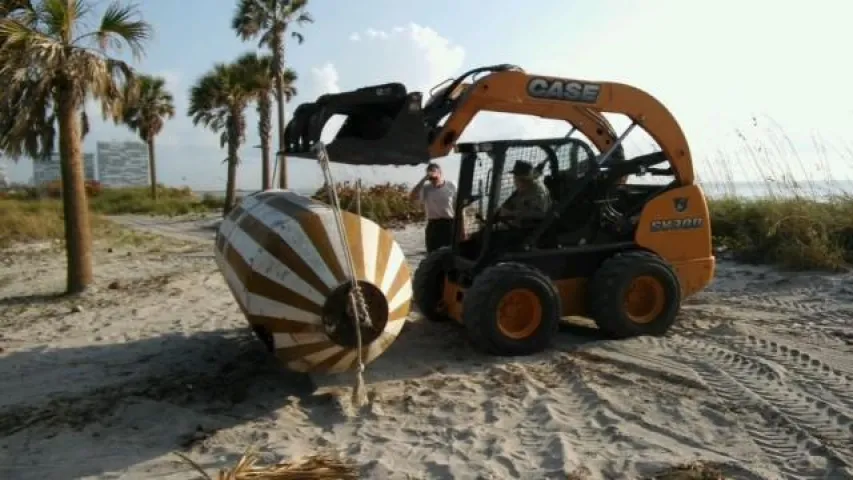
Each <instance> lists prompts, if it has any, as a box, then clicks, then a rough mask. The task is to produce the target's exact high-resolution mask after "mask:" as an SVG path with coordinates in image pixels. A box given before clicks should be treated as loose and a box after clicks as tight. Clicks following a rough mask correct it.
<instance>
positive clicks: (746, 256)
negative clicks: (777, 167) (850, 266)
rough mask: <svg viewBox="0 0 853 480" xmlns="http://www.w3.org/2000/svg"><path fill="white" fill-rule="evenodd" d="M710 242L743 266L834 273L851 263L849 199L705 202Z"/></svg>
mask: <svg viewBox="0 0 853 480" xmlns="http://www.w3.org/2000/svg"><path fill="white" fill-rule="evenodd" d="M709 206H710V210H711V229H712V234H713V236H714V243H715V245H717V246H719V247H723V248H725V249H727V250H730V251H732V252H733V253H734V255H735V256H736V257H737V258H739V259H741V260H745V261H750V262H756V263H774V264H779V265H783V266H785V267H790V268H796V269H803V268H821V269H837V268H839V267H841V266H843V265H845V264H847V263H850V262H853V199H851V198H849V197H843V196H839V197H834V198H830V199H827V200H824V201H818V200H812V199H807V198H802V197H794V198H766V199H754V200H749V199H739V198H726V199H720V200H712V201H710V204H709Z"/></svg>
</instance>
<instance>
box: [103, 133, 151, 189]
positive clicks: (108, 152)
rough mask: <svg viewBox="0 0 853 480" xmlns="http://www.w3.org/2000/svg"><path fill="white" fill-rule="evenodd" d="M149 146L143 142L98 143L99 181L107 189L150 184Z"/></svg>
mask: <svg viewBox="0 0 853 480" xmlns="http://www.w3.org/2000/svg"><path fill="white" fill-rule="evenodd" d="M148 175H149V174H148V146H147V145H145V144H144V143H142V142H132V141H131V142H98V180H100V182H101V184H102V185H103V186H105V187H136V186H145V185H148V184H149V176H148Z"/></svg>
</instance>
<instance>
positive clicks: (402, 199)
mask: <svg viewBox="0 0 853 480" xmlns="http://www.w3.org/2000/svg"><path fill="white" fill-rule="evenodd" d="M329 190H330V188H329V186H328V185H323V186H322V187H320V188H319V189H318V190H317V191H316V192H314V195H313V198H315V199H317V200H319V201H321V202H325V203H331V202H330V199H329V193H330V191H329ZM409 191H410V187H409V186H407V185H406V184H404V183H390V182H386V183H382V184H378V185H372V186H369V187H365V188H362V191H361V214H362V216H364V217H366V218H369V219H370V220H373V221H374V222H376V223H378V224H379V225H381V226H383V227H386V228H387V227H394V226H399V225H402V224H406V223H412V222H419V221H423V220H424V210H423V207H422V206H421V204H420V203H419V202H413V201H411V200H410V199H409ZM337 193H338V200H339V201H340V204H341V208H342V209H344V210H347V211H349V212H353V213H356V209H357V202H356V196H357V187H356V184H355V183H353V182H348V181H347V182H341V183H339V184H338V191H337Z"/></svg>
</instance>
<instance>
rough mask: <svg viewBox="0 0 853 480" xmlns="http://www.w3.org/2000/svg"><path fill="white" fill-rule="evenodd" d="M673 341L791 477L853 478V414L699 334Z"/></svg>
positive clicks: (788, 476)
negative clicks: (705, 340) (748, 412)
mask: <svg viewBox="0 0 853 480" xmlns="http://www.w3.org/2000/svg"><path fill="white" fill-rule="evenodd" d="M671 341H672V343H673V344H674V345H675V346H677V348H678V350H679V351H682V352H684V353H687V354H688V355H689V357H688V358H684V359H683V361H685V362H686V363H689V364H691V366H692V367H693V369H694V371H695V372H696V373H697V374H698V375H699V377H700V378H701V379H702V381H704V382H705V383H706V385H708V387H709V388H710V389H711V390H712V391H713V392H714V393H715V394H716V395H717V396H718V397H720V399H722V400H724V401H725V403H726V404H727V405H728V406H730V407H734V408H730V410H732V412H733V413H735V414H737V416H738V417H739V418H740V420H741V423H742V425H743V426H744V429H745V430H746V432H747V433H748V434H749V435H750V436H751V437H752V440H753V442H754V443H755V444H756V445H758V447H759V448H761V450H762V451H764V453H765V454H766V455H767V456H768V457H769V459H770V460H771V461H772V462H773V463H774V464H776V465H778V466H779V468H780V470H781V473H782V474H783V475H784V476H785V478H791V479H798V480H800V479H805V478H814V479H824V478H839V479H840V478H853V447H851V445H850V443H851V442H850V438H853V419H851V418H850V417H848V416H847V415H846V414H844V413H842V412H839V411H838V410H836V409H835V408H833V407H831V406H830V405H828V404H826V403H825V402H822V401H820V400H817V399H814V398H813V397H810V396H808V395H807V394H805V393H804V392H801V391H798V390H799V389H797V388H796V387H794V386H792V385H786V384H784V382H783V381H782V380H781V378H780V377H779V376H778V374H777V373H776V372H774V371H773V370H772V369H770V368H769V367H767V366H766V365H764V364H762V363H759V362H757V361H755V360H752V359H751V358H749V357H746V356H744V355H742V354H739V353H736V352H733V351H730V350H727V349H724V348H722V347H719V346H716V345H712V344H709V343H706V342H704V341H701V340H697V339H688V338H683V337H681V338H679V337H673V338H671ZM700 359H701V360H700ZM739 407H753V410H754V411H755V410H757V413H758V415H757V416H748V415H746V413H747V412H745V410H747V409H745V408H739Z"/></svg>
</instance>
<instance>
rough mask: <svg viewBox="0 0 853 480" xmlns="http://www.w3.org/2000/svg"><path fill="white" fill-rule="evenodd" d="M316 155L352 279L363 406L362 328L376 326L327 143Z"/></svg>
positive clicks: (358, 396)
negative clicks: (355, 259) (357, 269)
mask: <svg viewBox="0 0 853 480" xmlns="http://www.w3.org/2000/svg"><path fill="white" fill-rule="evenodd" d="M313 150H314V154H315V155H316V156H317V161H318V162H319V163H320V168H321V169H322V170H323V180H324V181H325V182H326V185H328V188H329V203H330V204H331V205H332V211H333V212H334V215H335V225H336V227H337V230H338V238H339V239H340V241H341V247H343V248H342V250H343V252H344V259H345V260H346V263H347V267H348V269H349V272H348V273H349V280H350V285H351V289H350V292H349V302H350V307H351V308H352V314H353V324H354V326H355V338H356V353H357V355H358V365H357V368H356V381H355V386H354V388H353V392H352V403H353V405H355V406H356V407H359V408H360V407H362V406H364V405H366V404H367V394H366V392H365V386H364V359H363V355H362V350H363V348H362V342H361V325H362V324H364V325H368V326H370V325H372V322H371V321H370V312H369V311H368V310H367V302H366V301H365V299H364V294H363V292H362V291H361V285H359V283H358V279H356V278H355V263H354V262H353V259H352V253H351V252H350V249H349V241H348V239H347V233H346V228H344V219H343V213H342V210H341V202H340V199H339V198H338V186H337V184H336V183H335V179H334V178H333V177H332V168H331V165H330V161H329V153H328V152H327V151H326V145H325V144H324V143H323V142H317V143H315V144H314V146H313Z"/></svg>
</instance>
